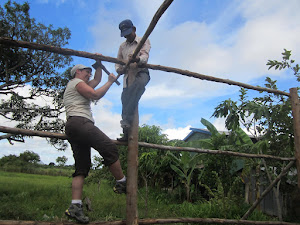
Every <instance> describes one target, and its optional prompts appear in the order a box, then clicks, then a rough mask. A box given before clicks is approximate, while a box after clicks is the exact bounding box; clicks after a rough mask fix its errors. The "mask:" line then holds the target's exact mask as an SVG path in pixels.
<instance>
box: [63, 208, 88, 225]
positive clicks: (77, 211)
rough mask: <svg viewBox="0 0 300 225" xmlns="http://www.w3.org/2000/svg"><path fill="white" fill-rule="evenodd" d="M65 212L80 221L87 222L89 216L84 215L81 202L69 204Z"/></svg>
mask: <svg viewBox="0 0 300 225" xmlns="http://www.w3.org/2000/svg"><path fill="white" fill-rule="evenodd" d="M65 214H66V215H67V216H68V217H69V218H72V219H76V220H77V221H78V222H80V223H88V222H89V218H88V217H87V216H85V215H84V213H83V209H82V205H81V204H71V205H70V207H69V208H68V209H67V210H66V211H65Z"/></svg>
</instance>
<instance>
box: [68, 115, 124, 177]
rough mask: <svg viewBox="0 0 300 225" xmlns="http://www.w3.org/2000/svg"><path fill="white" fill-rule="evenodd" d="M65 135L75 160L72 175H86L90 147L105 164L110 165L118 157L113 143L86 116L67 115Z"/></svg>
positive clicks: (89, 159) (89, 164)
mask: <svg viewBox="0 0 300 225" xmlns="http://www.w3.org/2000/svg"><path fill="white" fill-rule="evenodd" d="M66 135H67V137H68V141H69V143H70V144H71V147H72V151H73V156H74V160H75V173H74V174H73V177H75V176H78V175H84V176H85V177H86V176H87V175H88V173H89V171H90V168H91V147H92V148H94V149H95V150H96V151H98V152H99V154H100V155H101V156H102V157H103V159H104V165H105V166H110V165H111V164H113V163H114V162H116V161H117V160H118V159H119V154H118V148H117V146H116V145H115V143H113V142H112V140H111V139H110V138H109V137H107V136H106V134H104V133H103V132H102V131H101V130H100V129H99V128H98V127H96V126H95V125H94V123H93V122H92V121H90V120H89V119H87V118H84V117H80V116H72V117H69V118H68V120H67V123H66Z"/></svg>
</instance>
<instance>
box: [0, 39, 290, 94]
mask: <svg viewBox="0 0 300 225" xmlns="http://www.w3.org/2000/svg"><path fill="white" fill-rule="evenodd" d="M0 44H4V45H8V46H16V47H23V48H30V49H35V50H42V51H48V52H54V53H58V54H62V55H73V56H79V57H83V58H89V59H94V60H102V61H107V62H112V63H118V64H121V65H125V64H126V62H124V61H122V60H119V59H117V58H113V57H109V56H104V55H98V54H93V53H89V52H84V51H76V50H72V49H68V48H60V47H54V46H50V45H43V44H36V43H31V42H26V41H16V40H12V39H9V38H6V37H0ZM140 67H145V68H149V69H153V70H161V71H165V72H172V73H177V74H181V75H184V76H188V77H194V78H197V79H201V80H208V81H214V82H219V83H224V84H228V85H235V86H239V87H244V88H248V89H252V90H256V91H263V92H268V93H274V94H280V95H285V96H290V94H289V93H286V92H284V91H280V90H275V89H271V88H263V87H258V86H252V85H249V84H245V83H241V82H236V81H232V80H229V79H222V78H218V77H213V76H209V75H204V74H200V73H196V72H191V71H188V70H182V69H178V68H174V67H167V66H161V65H153V64H145V65H140Z"/></svg>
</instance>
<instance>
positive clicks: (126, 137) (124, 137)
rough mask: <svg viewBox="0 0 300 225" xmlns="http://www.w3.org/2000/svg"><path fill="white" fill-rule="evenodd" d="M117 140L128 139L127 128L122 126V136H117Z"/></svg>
mask: <svg viewBox="0 0 300 225" xmlns="http://www.w3.org/2000/svg"><path fill="white" fill-rule="evenodd" d="M117 140H118V141H128V128H123V136H122V137H120V138H117Z"/></svg>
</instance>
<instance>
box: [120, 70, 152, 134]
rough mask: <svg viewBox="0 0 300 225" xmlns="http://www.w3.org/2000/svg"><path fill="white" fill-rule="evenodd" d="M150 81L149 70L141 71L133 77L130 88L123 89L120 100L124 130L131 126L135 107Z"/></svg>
mask: <svg viewBox="0 0 300 225" xmlns="http://www.w3.org/2000/svg"><path fill="white" fill-rule="evenodd" d="M149 81H150V76H149V70H148V69H143V70H141V71H140V72H139V73H138V74H137V75H136V77H135V80H134V81H133V83H132V84H131V85H130V86H127V87H126V88H123V92H122V96H121V100H122V121H121V126H122V127H123V128H126V126H127V125H129V126H130V125H131V123H132V121H133V117H134V111H135V108H136V107H137V105H138V103H139V100H140V98H141V97H142V95H143V94H144V92H145V90H146V89H145V87H146V85H147V84H148V82H149Z"/></svg>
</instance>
